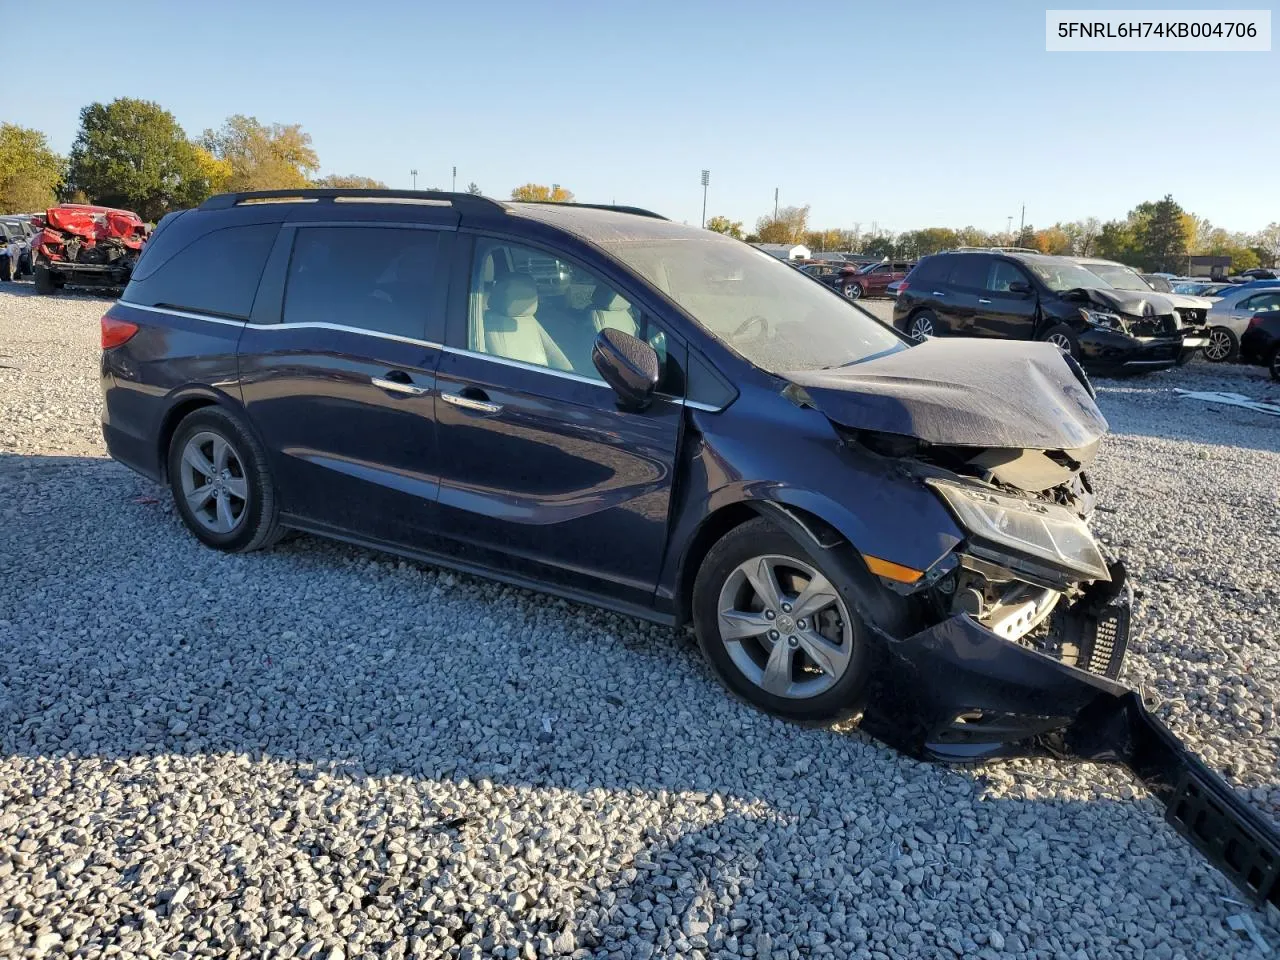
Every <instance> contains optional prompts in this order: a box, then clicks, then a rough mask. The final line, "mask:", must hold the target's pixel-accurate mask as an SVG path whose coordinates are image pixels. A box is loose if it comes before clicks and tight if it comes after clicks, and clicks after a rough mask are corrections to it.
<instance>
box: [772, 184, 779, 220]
mask: <svg viewBox="0 0 1280 960" xmlns="http://www.w3.org/2000/svg"><path fill="white" fill-rule="evenodd" d="M773 220H774V222H775V223H777V221H778V188H777V187H774V188H773Z"/></svg>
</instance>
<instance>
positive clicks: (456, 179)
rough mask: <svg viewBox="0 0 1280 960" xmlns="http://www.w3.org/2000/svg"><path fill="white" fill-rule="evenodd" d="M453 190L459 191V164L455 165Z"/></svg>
mask: <svg viewBox="0 0 1280 960" xmlns="http://www.w3.org/2000/svg"><path fill="white" fill-rule="evenodd" d="M453 192H454V193H457V192H458V165H457V164H456V163H455V164H454V165H453Z"/></svg>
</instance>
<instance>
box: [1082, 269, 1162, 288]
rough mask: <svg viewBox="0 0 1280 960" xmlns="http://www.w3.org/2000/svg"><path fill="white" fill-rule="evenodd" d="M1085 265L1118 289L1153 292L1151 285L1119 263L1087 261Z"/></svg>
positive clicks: (1091, 271)
mask: <svg viewBox="0 0 1280 960" xmlns="http://www.w3.org/2000/svg"><path fill="white" fill-rule="evenodd" d="M1084 266H1085V269H1086V270H1088V271H1089V272H1090V273H1094V274H1097V275H1098V276H1100V277H1101V278H1102V279H1103V280H1105V281H1107V283H1109V284H1110V285H1111V286H1113V287H1115V288H1116V289H1117V290H1136V291H1138V292H1139V293H1150V292H1151V285H1150V284H1149V283H1147V281H1145V280H1143V279H1142V277H1140V276H1138V274H1136V273H1134V272H1133V271H1132V270H1130V269H1129V268H1128V267H1122V266H1120V265H1119V264H1117V263H1086V264H1085V265H1084Z"/></svg>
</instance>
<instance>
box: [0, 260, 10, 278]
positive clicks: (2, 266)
mask: <svg viewBox="0 0 1280 960" xmlns="http://www.w3.org/2000/svg"><path fill="white" fill-rule="evenodd" d="M12 278H13V267H12V266H11V265H10V261H9V258H8V257H5V258H4V259H3V260H0V282H4V281H8V280H10V279H12Z"/></svg>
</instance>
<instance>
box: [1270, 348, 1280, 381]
mask: <svg viewBox="0 0 1280 960" xmlns="http://www.w3.org/2000/svg"><path fill="white" fill-rule="evenodd" d="M1267 370H1269V371H1270V373H1271V379H1272V380H1280V347H1276V348H1275V349H1274V350H1272V351H1271V360H1270V361H1269V362H1268V363H1267Z"/></svg>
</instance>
